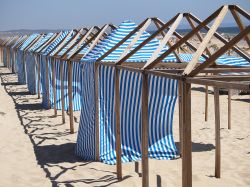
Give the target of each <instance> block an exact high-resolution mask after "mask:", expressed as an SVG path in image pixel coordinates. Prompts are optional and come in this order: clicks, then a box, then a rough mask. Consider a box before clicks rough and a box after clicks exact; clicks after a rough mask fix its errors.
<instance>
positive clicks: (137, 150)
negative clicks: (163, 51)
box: [76, 21, 178, 164]
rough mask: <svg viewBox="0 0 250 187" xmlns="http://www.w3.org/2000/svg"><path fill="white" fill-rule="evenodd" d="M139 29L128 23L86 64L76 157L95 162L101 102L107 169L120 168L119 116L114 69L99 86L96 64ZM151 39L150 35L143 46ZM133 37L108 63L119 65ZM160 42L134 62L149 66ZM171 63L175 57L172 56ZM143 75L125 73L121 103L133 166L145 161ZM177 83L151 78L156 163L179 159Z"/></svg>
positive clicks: (125, 150)
mask: <svg viewBox="0 0 250 187" xmlns="http://www.w3.org/2000/svg"><path fill="white" fill-rule="evenodd" d="M135 27H136V25H135V24H134V23H133V22H131V21H125V22H123V23H122V24H121V25H120V26H119V27H118V29H117V30H116V31H114V32H112V33H111V34H110V35H109V36H108V37H107V39H105V40H104V41H102V42H100V43H99V44H98V45H97V46H96V47H95V48H94V49H93V50H92V51H91V52H90V53H89V54H88V55H87V56H86V57H84V59H82V84H81V86H82V87H81V88H82V111H81V118H80V126H79V132H78V137H77V145H76V154H77V155H78V156H80V157H82V158H83V159H84V160H94V159H95V153H96V147H95V141H96V140H95V136H96V132H95V126H96V124H95V115H96V108H95V102H98V105H99V124H98V125H99V129H100V134H99V136H100V142H99V143H100V155H99V157H100V159H101V161H103V162H104V163H107V164H115V163H116V155H115V113H114V104H115V101H114V68H113V67H108V66H100V67H99V81H98V83H97V82H95V79H94V62H95V59H97V58H98V57H100V56H102V55H103V54H104V53H105V52H107V51H108V50H109V49H111V48H112V47H113V46H114V45H116V44H117V43H118V42H119V41H121V40H122V38H124V37H125V36H126V35H128V34H129V33H130V32H131V31H132V30H133V29H134V28H135ZM149 36H150V34H149V33H147V32H144V33H143V35H142V36H141V37H140V39H139V40H138V41H137V43H136V44H135V45H134V46H133V47H136V46H138V45H139V44H140V43H141V42H142V41H144V40H145V39H146V38H148V37H149ZM134 37H135V36H132V37H131V38H130V39H129V40H128V41H126V42H125V43H124V44H123V45H121V46H120V47H119V48H117V49H116V50H115V51H113V52H112V53H111V54H110V55H109V56H107V57H106V58H105V59H104V60H103V61H105V62H106V61H110V62H114V61H116V60H117V59H118V58H119V57H120V55H121V54H122V53H123V51H124V50H125V49H126V47H127V46H128V45H129V44H130V42H131V41H132V39H133V38H134ZM158 45H159V41H158V40H157V39H154V40H152V41H151V42H149V43H148V44H147V45H145V46H144V47H143V48H142V49H140V50H139V51H138V52H137V53H136V54H135V55H134V56H132V57H130V58H129V59H128V61H130V62H145V61H146V60H147V59H148V58H149V57H150V56H151V55H152V54H153V52H154V51H155V50H156V49H157V47H158ZM169 57H170V58H171V59H174V58H175V57H174V56H173V55H172V54H171V55H169ZM95 84H98V88H99V90H98V91H99V93H98V98H99V100H98V101H95V86H94V85H95ZM141 84H142V83H141V75H140V74H139V73H135V72H130V71H125V70H120V97H121V119H120V120H121V138H122V139H121V141H122V142H121V143H122V161H123V162H129V161H135V160H139V159H140V158H141V123H142V120H141V101H140V99H141V90H142V88H141ZM177 93H178V90H177V81H175V80H171V79H166V78H162V77H156V76H149V106H150V107H149V132H150V134H149V156H150V157H151V158H156V159H173V158H176V157H177V154H178V153H177V149H176V147H175V144H174V139H173V134H172V121H173V111H174V106H175V103H176V99H177Z"/></svg>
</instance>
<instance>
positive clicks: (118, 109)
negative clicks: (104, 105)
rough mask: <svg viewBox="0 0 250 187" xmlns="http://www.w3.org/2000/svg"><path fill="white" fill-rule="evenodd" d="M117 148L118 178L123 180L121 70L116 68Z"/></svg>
mask: <svg viewBox="0 0 250 187" xmlns="http://www.w3.org/2000/svg"><path fill="white" fill-rule="evenodd" d="M114 79H115V125H116V137H115V140H116V141H115V142H116V144H115V150H116V172H117V178H118V180H122V160H121V127H120V109H121V108H120V89H119V87H120V85H119V81H120V80H119V70H118V69H117V68H115V77H114Z"/></svg>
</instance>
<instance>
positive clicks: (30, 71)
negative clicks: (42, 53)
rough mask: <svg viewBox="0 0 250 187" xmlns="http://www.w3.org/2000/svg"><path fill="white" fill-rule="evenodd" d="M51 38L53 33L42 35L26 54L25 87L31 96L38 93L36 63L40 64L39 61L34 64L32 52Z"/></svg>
mask: <svg viewBox="0 0 250 187" xmlns="http://www.w3.org/2000/svg"><path fill="white" fill-rule="evenodd" d="M52 36H53V33H48V34H46V35H44V36H43V37H42V38H41V39H40V40H39V41H37V42H36V44H35V45H34V46H33V47H32V48H30V49H29V50H28V51H27V53H26V56H27V57H26V61H25V63H26V69H27V86H28V90H29V92H30V93H32V94H36V93H38V90H37V89H38V86H37V85H38V78H37V77H38V73H40V72H38V70H37V68H38V67H37V66H38V64H37V63H40V61H39V60H38V59H37V63H36V59H35V58H36V57H35V54H34V51H35V50H37V49H38V48H39V47H40V46H42V45H43V44H44V43H45V42H46V41H48V40H49V39H50V38H51V37H52ZM39 92H40V93H42V87H40V90H39Z"/></svg>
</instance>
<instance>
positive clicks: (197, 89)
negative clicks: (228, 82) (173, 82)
mask: <svg viewBox="0 0 250 187" xmlns="http://www.w3.org/2000/svg"><path fill="white" fill-rule="evenodd" d="M191 90H193V91H198V92H203V93H205V91H206V89H205V87H192V88H191ZM212 93H213V91H211V90H208V94H212Z"/></svg>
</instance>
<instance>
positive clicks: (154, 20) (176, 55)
mask: <svg viewBox="0 0 250 187" xmlns="http://www.w3.org/2000/svg"><path fill="white" fill-rule="evenodd" d="M153 22H154V24H155V25H156V27H157V28H158V29H160V28H161V25H160V24H159V22H158V21H156V19H153ZM163 25H164V24H163ZM161 35H162V37H164V36H165V35H166V33H165V32H164V31H162V32H161ZM167 45H168V46H169V47H172V44H171V43H170V42H167ZM173 53H174V55H175V57H176V59H177V61H179V62H182V59H181V58H180V56H179V54H178V51H177V50H175V51H173Z"/></svg>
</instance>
